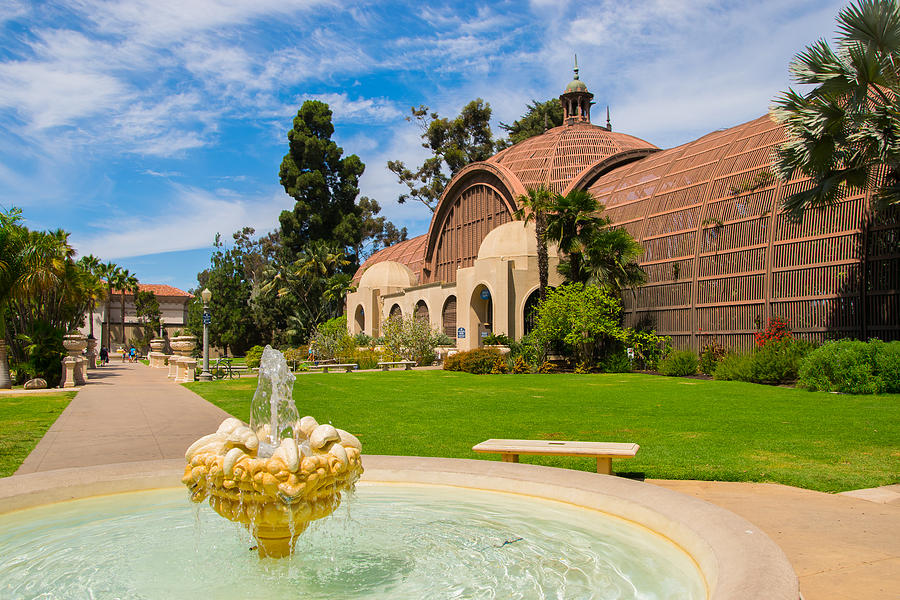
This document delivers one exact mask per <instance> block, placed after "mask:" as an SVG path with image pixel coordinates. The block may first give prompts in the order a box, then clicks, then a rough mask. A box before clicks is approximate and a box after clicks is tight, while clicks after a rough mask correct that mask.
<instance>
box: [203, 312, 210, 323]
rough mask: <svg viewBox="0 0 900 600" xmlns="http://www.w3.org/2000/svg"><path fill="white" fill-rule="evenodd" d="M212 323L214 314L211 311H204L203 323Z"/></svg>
mask: <svg viewBox="0 0 900 600" xmlns="http://www.w3.org/2000/svg"><path fill="white" fill-rule="evenodd" d="M210 323H212V315H211V314H209V313H203V324H204V325H209V324H210Z"/></svg>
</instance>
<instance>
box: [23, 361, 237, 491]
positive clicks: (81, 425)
mask: <svg viewBox="0 0 900 600" xmlns="http://www.w3.org/2000/svg"><path fill="white" fill-rule="evenodd" d="M88 373H89V376H90V381H89V382H88V384H87V385H85V386H84V387H82V388H79V392H78V395H77V396H75V398H73V399H72V401H71V402H70V403H69V406H68V407H66V410H64V411H63V413H62V414H61V415H60V416H59V418H58V419H57V420H56V422H55V423H54V424H53V426H51V427H50V429H49V430H48V431H47V434H46V435H45V436H44V438H43V439H42V440H41V441H40V442H38V445H37V446H36V447H35V449H34V450H33V451H32V452H31V454H29V455H28V458H26V459H25V462H23V463H22V465H21V466H20V467H19V469H18V470H17V471H16V475H20V474H24V473H34V472H37V471H52V470H54V469H65V468H68V467H87V466H91V465H102V464H112V463H122V462H135V461H143V460H159V459H165V458H180V457H183V456H184V451H185V450H186V449H187V447H188V446H190V445H191V444H192V443H193V442H194V440H196V439H197V438H198V437H200V436H202V435H206V434H207V433H211V432H213V431H215V430H216V428H217V427H218V426H219V424H220V423H221V422H222V420H223V419H226V418H228V417H229V416H230V415H228V414H227V413H226V412H225V411H223V410H222V409H220V408H218V407H216V406H214V405H212V404H210V403H209V402H207V401H206V400H204V399H203V398H201V397H200V396H198V395H197V394H195V393H193V392H191V391H189V390H187V389H186V388H184V387H183V386H180V385H176V384H175V383H172V382H171V381H170V380H169V379H168V378H167V373H168V370H167V369H151V368H149V367H147V366H144V365H143V364H140V363H120V362H116V361H113V362H110V363H109V365H107V366H105V367H103V368H100V369H93V370H91V371H89V372H88Z"/></svg>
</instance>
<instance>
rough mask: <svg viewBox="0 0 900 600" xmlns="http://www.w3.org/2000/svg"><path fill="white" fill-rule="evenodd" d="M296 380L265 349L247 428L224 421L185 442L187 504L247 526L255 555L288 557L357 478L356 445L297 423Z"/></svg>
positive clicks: (337, 432)
mask: <svg viewBox="0 0 900 600" xmlns="http://www.w3.org/2000/svg"><path fill="white" fill-rule="evenodd" d="M293 384H294V375H293V374H292V373H291V372H290V370H289V369H288V367H287V362H286V361H285V359H284V356H283V355H282V354H281V352H278V351H277V350H274V349H272V348H271V347H270V346H266V348H265V350H264V351H263V355H262V359H261V360H260V368H259V383H258V385H257V388H256V393H255V394H254V395H253V400H252V402H251V404H250V413H251V414H250V425H249V426H247V425H245V424H244V423H243V422H241V421H240V420H239V419H235V418H229V419H225V421H223V422H222V424H221V425H220V426H219V429H218V430H217V431H216V432H215V433H213V434H210V435H207V436H204V437H202V438H200V439H199V440H197V441H196V442H194V443H193V444H191V446H190V448H188V449H187V452H186V453H185V460H187V462H188V464H187V466H186V467H185V470H184V477H183V478H182V480H181V481H182V483H184V484H185V485H186V486H187V487H188V489H189V490H190V492H191V500H192V501H194V502H202V501H203V500H204V499H207V498H208V499H209V505H210V506H211V507H212V509H213V510H215V511H216V512H217V513H219V514H220V515H221V516H223V517H225V518H226V519H228V520H230V521H235V522H238V523H241V524H243V525H245V526H246V527H247V528H248V529H249V530H250V532H251V533H252V534H253V536H254V537H255V538H256V540H257V550H258V552H259V556H260V557H272V558H280V557H284V556H288V555H290V553H291V551H292V550H293V547H294V544H295V543H296V541H297V538H298V537H299V536H300V534H301V533H303V531H304V530H305V529H306V528H307V527H308V526H309V523H310V522H311V521H314V520H316V519H321V518H323V517H327V516H328V515H330V514H331V513H332V512H334V510H335V509H336V508H337V507H338V506H339V505H340V503H341V494H342V493H343V492H344V491H346V490H349V489H351V488H352V487H353V486H354V484H355V483H356V482H357V481H358V480H359V478H360V476H361V475H362V472H363V468H362V462H361V460H360V451H361V449H362V446H361V445H360V443H359V440H358V439H357V438H356V437H355V436H353V435H352V434H350V433H347V432H346V431H344V430H342V429H336V428H335V427H332V426H331V425H320V424H318V423H317V422H316V420H315V419H314V418H313V417H309V416H307V417H303V418H302V419H301V418H299V413H298V412H297V407H296V405H295V404H294V400H293V393H292V390H293Z"/></svg>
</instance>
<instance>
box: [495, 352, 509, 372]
mask: <svg viewBox="0 0 900 600" xmlns="http://www.w3.org/2000/svg"><path fill="white" fill-rule="evenodd" d="M507 373H509V365H507V364H506V358H505V357H503V356H501V357H500V358H498V359H497V360H495V361H494V366H493V367H491V375H506V374H507Z"/></svg>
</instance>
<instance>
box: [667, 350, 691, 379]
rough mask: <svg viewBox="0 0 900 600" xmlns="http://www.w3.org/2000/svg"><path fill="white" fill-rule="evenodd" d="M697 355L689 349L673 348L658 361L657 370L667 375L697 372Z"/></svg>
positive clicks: (675, 375) (681, 375)
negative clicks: (673, 349)
mask: <svg viewBox="0 0 900 600" xmlns="http://www.w3.org/2000/svg"><path fill="white" fill-rule="evenodd" d="M698 362H699V361H698V360H697V355H696V354H694V353H693V351H691V350H675V351H674V352H671V353H669V355H668V356H667V357H665V358H664V359H662V360H661V361H659V372H660V373H662V374H663V375H666V376H668V377H684V376H685V375H696V374H697V364H698Z"/></svg>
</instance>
